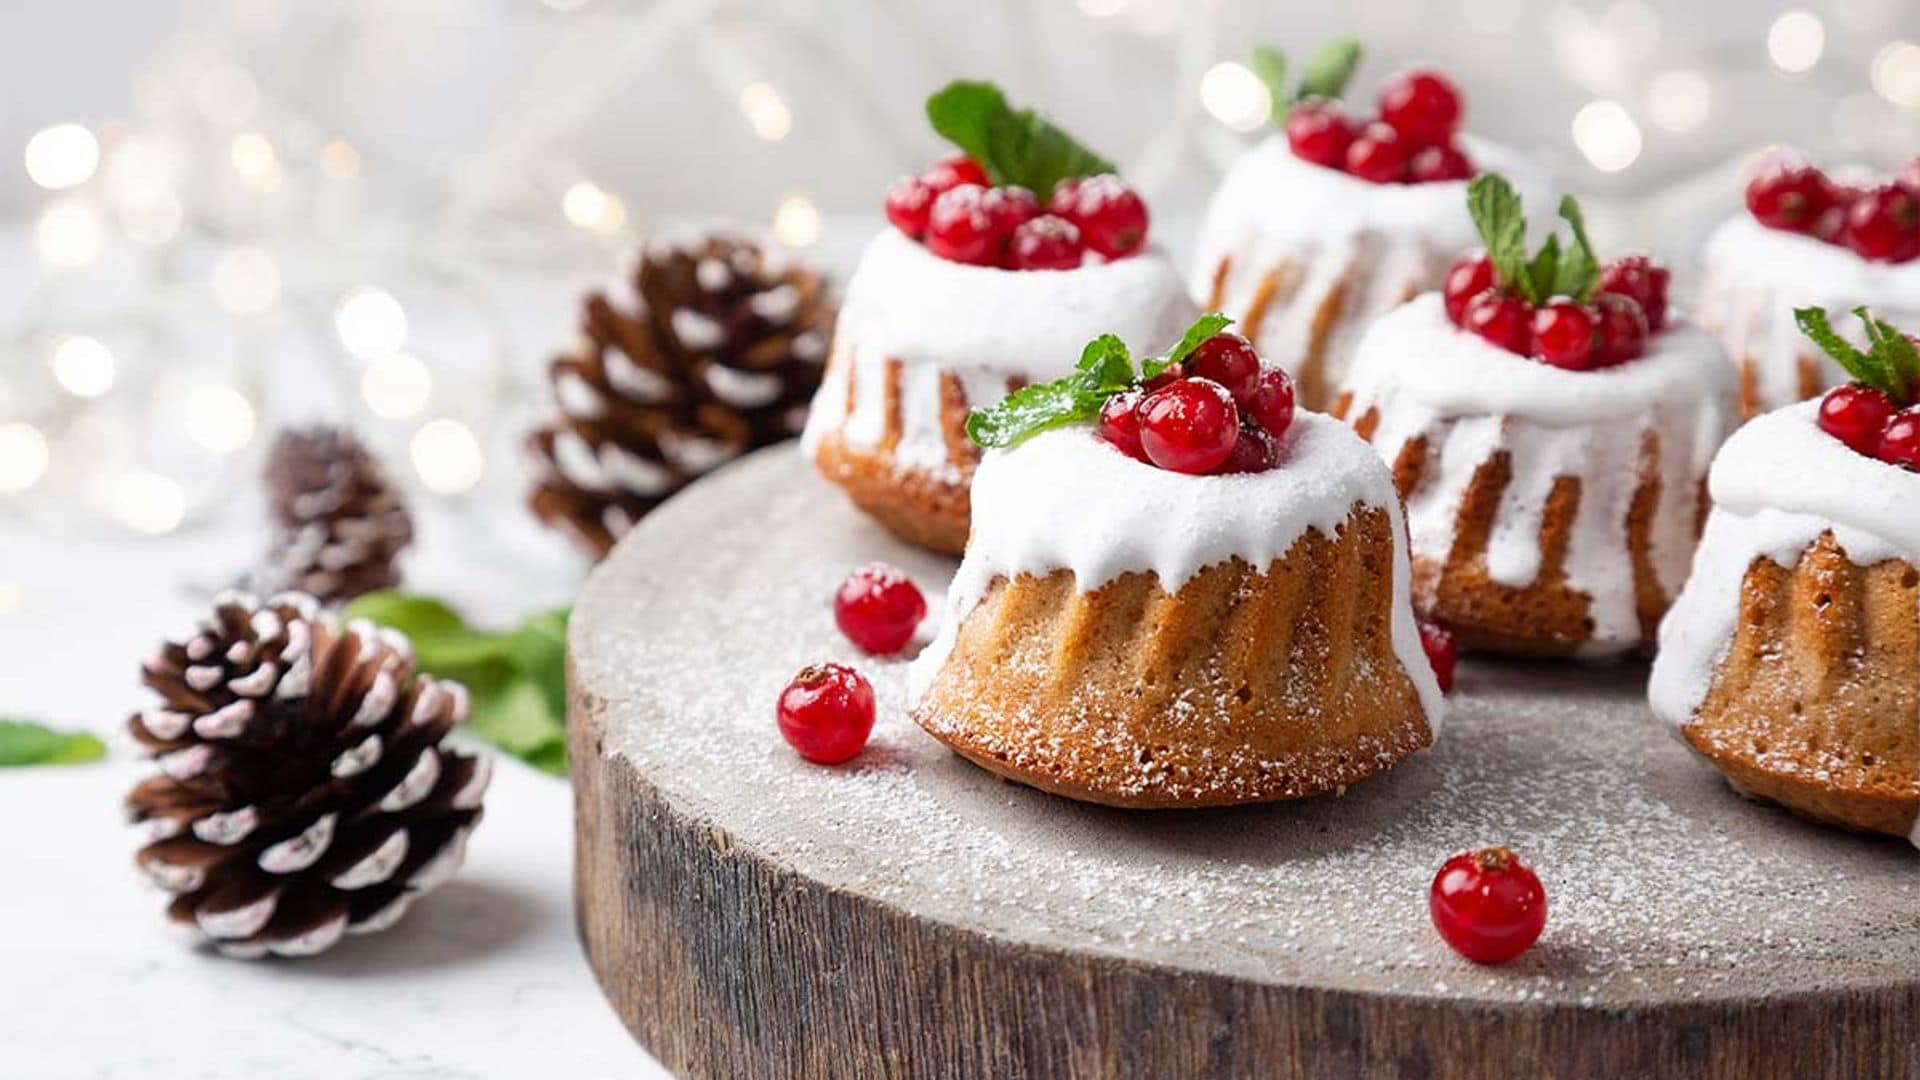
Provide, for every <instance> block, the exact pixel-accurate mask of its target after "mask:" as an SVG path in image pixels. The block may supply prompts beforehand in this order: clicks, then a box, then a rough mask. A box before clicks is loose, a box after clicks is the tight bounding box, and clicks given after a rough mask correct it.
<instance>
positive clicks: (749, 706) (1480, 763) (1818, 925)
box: [570, 450, 1920, 1080]
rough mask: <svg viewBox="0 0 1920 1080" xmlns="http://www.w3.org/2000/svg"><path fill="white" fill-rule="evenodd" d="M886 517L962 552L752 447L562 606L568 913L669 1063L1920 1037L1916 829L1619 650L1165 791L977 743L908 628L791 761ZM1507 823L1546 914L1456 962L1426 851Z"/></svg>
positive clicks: (1808, 1053)
mask: <svg viewBox="0 0 1920 1080" xmlns="http://www.w3.org/2000/svg"><path fill="white" fill-rule="evenodd" d="M749 511H750V512H749ZM769 521H774V522H780V523H781V524H782V527H781V528H780V529H778V530H775V531H772V532H771V533H770V532H769V531H768V529H767V527H766V523H767V522H769ZM875 557H887V558H891V559H893V560H894V561H896V562H899V563H900V564H902V565H903V566H906V567H907V568H908V569H909V570H910V571H912V572H913V573H914V574H915V575H916V576H917V577H918V578H919V579H920V580H922V581H923V582H932V581H934V580H937V577H938V574H939V573H940V572H941V570H942V568H943V567H950V565H951V564H950V563H944V562H941V561H940V560H937V559H934V558H932V557H929V556H924V555H920V554H917V553H912V552H908V551H907V550H906V549H904V548H902V547H900V546H899V545H898V544H897V542H895V541H892V540H891V539H890V538H887V537H885V536H884V535H883V534H882V533H881V532H880V531H879V530H878V529H877V528H875V527H873V526H871V525H870V524H869V523H866V522H864V521H863V520H861V519H859V518H858V517H857V515H855V514H854V513H853V512H852V511H851V510H846V509H843V508H842V504H841V503H840V502H839V501H838V500H837V499H836V498H833V497H831V493H830V492H829V491H827V489H825V488H824V487H823V486H822V485H820V484H818V483H815V482H813V481H811V480H810V479H807V478H806V477H805V473H804V468H803V466H802V464H801V462H800V461H799V459H798V456H797V455H796V454H794V453H793V452H792V451H790V450H781V451H773V452H769V453H765V454H761V455H757V456H756V457H755V458H753V459H750V460H748V461H747V462H745V463H743V464H741V465H738V466H734V467H732V468H730V469H728V470H726V471H725V472H724V473H722V474H721V475H719V476H717V477H715V478H713V479H711V480H709V481H707V482H705V483H704V484H703V485H701V486H700V487H699V488H696V489H695V490H694V491H693V492H692V493H691V494H690V495H689V496H688V497H684V498H682V499H679V500H676V501H675V502H674V503H672V504H669V506H667V507H666V508H665V509H663V510H662V511H660V512H659V513H657V514H655V515H654V516H653V517H651V518H649V519H648V520H647V522H645V523H643V525H642V526H641V527H640V528H639V529H638V530H636V532H635V533H634V534H633V536H632V537H630V538H629V539H628V540H627V541H626V542H625V543H623V545H622V546H621V548H620V549H619V550H617V551H616V552H615V553H614V555H613V556H612V557H611V558H610V559H609V560H607V562H606V563H604V564H603V566H602V568H601V569H600V570H598V571H596V574H595V577H594V579H593V581H592V582H591V583H590V585H589V587H588V590H587V592H586V594H585V595H584V596H583V597H582V600H581V604H580V606H579V607H578V608H577V609H576V615H575V621H574V625H573V642H572V645H573V648H572V655H573V668H572V671H571V673H570V682H571V685H572V708H571V717H570V738H571V749H572V752H573V761H574V780H575V791H576V800H577V806H578V817H577V843H578V863H577V876H578V908H579V910H578V914H579V921H580V931H581V935H582V938H583V940H584V942H585V945H586V949H587V952H588V955H589V957H590V959H591V962H592V964H593V967H594V970H595V972H596V974H597V976H598V978H599V979H600V982H601V984H602V985H603V987H604V988H605V989H606V992H607V994H608V997H609V999H610V1000H611V1001H612V1003H613V1005H614V1007H615V1008H616V1009H617V1011H618V1012H619V1013H620V1015H621V1016H622V1017H623V1019H624V1020H625V1021H626V1023H627V1024H628V1026H629V1027H630V1028H631V1029H632V1030H633V1032H634V1034H635V1035H636V1037H637V1038H639V1039H640V1041H641V1042H643V1043H644V1044H645V1045H646V1046H647V1048H648V1049H649V1050H650V1051H651V1052H652V1053H654V1054H655V1055H656V1056H657V1057H658V1058H659V1059H660V1060H661V1061H662V1062H664V1063H665V1064H666V1065H667V1066H668V1067H669V1068H671V1069H673V1070H674V1071H675V1072H676V1073H678V1074H682V1075H686V1076H692V1077H729V1078H731V1077H806V1078H810V1080H818V1078H829V1077H1023V1078H1047V1077H1083V1076H1120V1077H1134V1076H1138V1077H1207V1076H1277V1077H1291V1076H1311V1077H1326V1076H1349V1075H1364V1076H1389V1077H1435V1078H1452V1077H1461V1078H1478V1077H1505V1076H1515V1075H1530V1076H1531V1075H1551V1076H1556V1077H1588V1076H1592V1077H1638V1076H1704V1077H1738V1078H1742V1080H1748V1078H1754V1077H1768V1076H1795V1077H1801V1078H1810V1077H1824V1076H1911V1075H1916V1074H1917V1073H1916V1070H1920V1051H1916V1040H1917V1039H1920V985H1916V974H1917V973H1920V959H1917V958H1920V893H1917V892H1916V887H1917V886H1920V880H1916V879H1920V870H1916V867H1915V865H1914V860H1913V854H1912V852H1911V850H1910V849H1906V848H1905V847H1904V846H1902V845H1898V844H1894V843H1882V842H1878V841H1873V840H1867V839H1863V838H1859V837H1854V836H1850V835H1846V834H1841V833H1835V832H1830V831H1826V830H1821V829H1819V828H1817V827H1815V826H1812V825H1809V824H1806V823H1804V822H1800V821H1797V820H1795V819H1792V818H1789V817H1787V816H1786V815H1784V814H1782V813H1780V812H1778V811H1775V810H1772V809H1770V808H1766V807H1762V806H1758V805H1756V804H1752V803H1749V802H1746V801H1744V800H1741V799H1738V798H1736V797H1734V796H1733V795H1731V794H1730V793H1729V792H1728V791H1727V790H1726V788H1725V785H1724V784H1722V783H1720V782H1719V781H1718V779H1717V777H1715V776H1713V775H1712V773H1711V770H1710V769H1708V768H1707V767H1706V766H1704V765H1703V764H1701V763H1699V762H1697V761H1694V760H1692V759H1691V757H1690V756H1689V755H1688V753H1687V751H1686V750H1685V749H1684V748H1683V747H1682V745H1681V744H1680V743H1679V742H1678V741H1677V740H1674V739H1672V738H1671V737H1670V736H1668V735H1667V734H1666V733H1665V732H1664V731H1662V730H1659V729H1658V728H1657V726H1656V725H1655V723H1654V721H1653V720H1652V719H1651V717H1650V716H1645V715H1643V713H1644V710H1643V708H1642V707H1641V706H1640V705H1639V703H1638V695H1639V684H1640V681H1641V678H1642V674H1643V673H1642V672H1641V671H1640V670H1637V669H1631V668H1629V669H1623V670H1620V671H1614V672H1591V671H1576V672H1568V671H1565V670H1560V669H1550V668H1538V667H1535V668H1528V667H1518V666H1515V667H1489V666H1472V665H1469V666H1467V667H1465V668H1463V671H1462V678H1461V684H1460V691H1459V692H1458V694H1457V696H1456V699H1455V705H1456V708H1455V710H1454V712H1455V716H1454V717H1453V719H1452V728H1451V729H1450V730H1448V731H1445V732H1443V733H1442V736H1441V740H1440V743H1439V745H1438V746H1437V747H1436V749H1435V750H1433V751H1431V752H1429V753H1426V754H1422V755H1417V756H1416V757H1415V758H1413V759H1411V760H1410V761H1408V762H1407V763H1405V764H1403V765H1402V766H1401V767H1399V768H1397V769H1395V770H1394V771H1393V772H1392V773H1390V774H1388V775H1387V776H1386V777H1383V778H1380V779H1377V780H1372V781H1368V782H1367V783H1365V784H1362V785H1359V786H1358V787H1356V788H1354V789H1353V790H1351V791H1350V792H1349V793H1348V794H1347V795H1346V796H1344V797H1343V798H1339V799H1331V798H1323V799H1314V800H1306V801H1303V802H1300V803H1295V804H1287V805H1283V806H1278V807H1268V808H1257V809H1238V810H1225V811H1207V812H1188V813H1178V814H1169V813H1160V814H1152V813H1142V812H1126V811H1116V810H1110V809H1104V808H1096V807H1081V806H1077V805H1074V804H1069V803H1065V802H1062V801H1060V800H1057V799H1053V798H1050V797H1048V796H1044V795H1041V794H1038V793H1035V792H1031V791H1028V790H1026V789H1021V788H1016V787H1013V786H1011V785H1008V784H1005V783H1003V782H1001V781H999V780H995V779H992V778H989V777H987V776H986V775H985V774H984V773H982V772H981V771H980V770H978V769H975V768H973V767H972V766H970V765H967V764H966V763H965V762H963V761H960V760H958V759H957V758H955V757H953V756H952V755H950V754H948V753H946V752H945V751H944V749H942V748H940V747H938V745H937V744H934V743H933V742H932V740H931V739H928V738H926V737H925V736H924V735H922V734H921V733H919V732H918V731H917V729H912V728H911V727H910V726H909V725H907V724H906V723H905V721H904V720H903V719H901V718H900V717H899V716H898V715H897V712H898V710H899V707H900V702H899V700H898V694H899V673H898V671H897V667H898V665H885V664H881V663H878V662H865V664H864V666H865V667H866V668H867V670H868V671H869V674H871V675H872V676H873V677H874V681H875V683H876V687H877V689H878V690H879V693H880V697H881V701H882V709H883V716H882V720H881V724H880V726H879V728H878V729H877V730H876V736H875V742H874V745H873V746H872V747H870V748H869V750H868V753H867V755H866V756H865V757H864V758H863V759H862V761H861V762H859V763H856V767H852V768H848V769H820V768H817V767H812V766H807V765H805V764H804V763H801V762H799V761H798V760H797V759H795V758H794V757H793V756H792V755H791V754H789V753H787V752H786V751H785V749H784V747H781V746H780V745H779V744H778V742H777V738H776V736H774V734H773V728H772V722H771V716H770V714H771V701H772V694H773V693H775V692H777V689H778V686H779V684H780V683H781V682H783V681H784V680H785V678H786V677H787V675H788V674H790V673H791V671H792V670H793V669H794V668H795V667H796V666H797V663H798V662H799V661H801V660H802V658H805V657H809V656H816V655H833V656H839V657H844V656H845V655H846V654H845V653H844V652H841V651H840V650H839V646H838V643H837V642H836V641H834V640H833V639H832V638H831V636H830V635H831V630H830V627H831V621H830V614H829V613H828V611H827V603H826V597H827V596H828V595H830V593H831V585H832V582H833V581H835V580H837V579H838V577H839V576H840V575H841V574H843V573H844V572H845V570H846V569H847V568H849V567H851V566H853V565H856V564H857V563H859V562H861V561H865V560H866V559H869V558H875ZM822 590H824V591H822ZM702 657H704V658H705V662H704V663H701V662H700V658H702ZM1496 827H1497V828H1499V829H1501V830H1503V831H1504V832H1505V835H1504V836H1501V837H1500V838H1502V839H1511V840H1513V841H1514V842H1515V843H1517V844H1518V845H1519V846H1520V848H1521V850H1522V851H1523V852H1529V853H1532V854H1533V855H1534V856H1535V863H1536V865H1537V866H1539V867H1540V869H1541V872H1542V875H1543V877H1544V878H1545V879H1546V880H1547V884H1548V889H1549V894H1550V897H1551V899H1550V917H1549V925H1548V932H1547V936H1546V937H1545V938H1543V940H1542V942H1541V945H1540V946H1539V947H1537V948H1536V949H1535V950H1534V951H1533V952H1532V953H1530V954H1528V956H1527V957H1525V958H1523V959H1522V960H1521V961H1520V962H1518V963H1517V964H1516V965H1514V966H1512V967H1510V968H1507V969H1478V968H1472V967H1470V966H1468V965H1465V964H1464V963H1462V962H1460V961H1458V960H1457V958H1454V957H1452V956H1451V955H1450V954H1448V953H1447V952H1446V950H1445V949H1444V947H1442V946H1440V945H1439V943H1438V941H1437V939H1435V938H1434V937H1433V935H1432V933H1431V931H1430V929H1427V928H1426V927H1425V925H1424V922H1425V913H1424V910H1423V907H1424V905H1423V903H1422V897H1421V895H1420V889H1421V886H1422V885H1423V884H1424V881H1425V879H1426V877H1427V876H1428V875H1430V874H1431V873H1432V870H1433V868H1434V867H1435V866H1437V865H1438V863H1439V862H1440V860H1441V859H1442V858H1444V856H1445V854H1446V853H1447V851H1448V850H1449V849H1450V848H1451V847H1458V846H1463V844H1462V837H1463V836H1466V835H1471V834H1473V833H1484V832H1486V831H1488V830H1490V829H1493V828H1496ZM1685 866H1693V867H1696V868H1698V869H1699V871H1700V872H1701V875H1702V876H1701V879H1700V880H1697V881H1692V880H1685V879H1679V878H1676V877H1675V871H1676V868H1677V867H1685ZM1748 868H1750V869H1751V873H1748ZM1076 883H1079V887H1076ZM1662 890H1664V891H1662ZM1395 898H1398V899H1395ZM1236 912H1237V913H1239V915H1238V917H1236V916H1235V915H1234V913H1236Z"/></svg>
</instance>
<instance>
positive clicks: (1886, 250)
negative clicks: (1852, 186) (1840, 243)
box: [1841, 184, 1920, 262]
mask: <svg viewBox="0 0 1920 1080" xmlns="http://www.w3.org/2000/svg"><path fill="white" fill-rule="evenodd" d="M1841 233H1842V236H1843V237H1844V238H1845V240H1846V243H1847V246H1848V247H1850V248H1852V249H1853V252H1854V254H1856V255H1858V256H1860V257H1861V258H1863V259H1866V260H1868V261H1870V262H1906V261H1907V260H1909V259H1912V258H1914V257H1915V256H1920V199H1916V198H1915V197H1914V194H1913V192H1911V191H1908V190H1907V189H1906V188H1904V187H1902V186H1900V185H1899V184H1887V185H1885V186H1882V187H1877V188H1874V189H1872V190H1870V191H1866V192H1863V193H1861V195H1860V196H1859V197H1858V198H1856V199H1854V200H1853V202H1852V203H1850V204H1848V206H1847V220H1846V224H1845V226H1843V228H1842V230H1841Z"/></svg>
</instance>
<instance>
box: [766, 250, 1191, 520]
mask: <svg viewBox="0 0 1920 1080" xmlns="http://www.w3.org/2000/svg"><path fill="white" fill-rule="evenodd" d="M1194 315H1195V311H1194V308H1193V305H1192V303H1191V302H1190V301H1188V299H1187V296H1186V292H1185V289H1184V287H1183V285H1182V284H1181V282H1180V279H1179V275H1177V274H1176V273H1175V272H1174V270H1173V267H1172V264H1170V263H1169V262H1168V261H1167V258H1166V256H1165V255H1164V254H1162V253H1161V252H1159V251H1158V250H1150V251H1147V252H1145V253H1143V254H1140V255H1136V256H1134V257H1133V258H1130V259H1122V260H1120V261H1118V262H1111V263H1102V264H1096V265H1090V266H1084V267H1081V268H1079V269H1076V270H1058V271H1052V270H1028V271H1010V270H996V269H992V268H988V267H978V266H966V265H963V264H960V263H955V262H949V261H947V260H945V259H941V258H939V257H937V256H935V255H933V254H931V253H930V252H928V251H927V250H926V249H925V248H923V247H921V246H920V245H919V244H917V243H914V242H913V241H912V240H910V239H908V238H907V237H906V236H905V235H903V234H902V233H900V232H898V231H897V230H894V229H887V230H886V231H885V232H882V233H881V234H880V235H879V236H877V237H875V238H874V239H873V241H872V242H871V243H869V244H868V245H867V248H866V251H865V252H864V253H863V254H862V255H861V257H860V265H859V268H858V269H857V270H855V272H854V275H853V278H852V280H851V281H849V282H848V284H847V292H846V300H845V302H844V303H843V304H842V305H841V308H840V317H839V322H838V324H837V326H836V331H835V335H834V341H833V344H832V346H831V348H830V351H829V355H828V359H827V371H826V376H825V379H824V380H823V381H822V383H821V386H820V390H819V392H818V393H817V394H816V395H815V397H814V399H813V409H812V412H811V413H810V414H809V416H808V419H807V425H806V429H805V431H804V433H803V434H802V436H801V439H802V445H803V446H804V447H805V448H806V451H807V453H809V454H812V453H813V452H814V450H815V449H816V448H817V447H818V446H819V443H820V440H821V439H823V438H825V437H826V435H827V433H828V432H831V431H835V430H838V431H839V432H840V433H841V435H842V437H843V438H845V439H847V440H848V441H849V442H852V443H854V444H856V445H860V446H866V447H873V446H878V445H880V444H881V443H882V442H883V441H884V440H885V439H886V438H887V436H888V433H889V432H888V429H889V425H890V422H891V421H893V420H894V419H895V418H894V417H892V416H890V415H889V414H890V413H891V412H893V411H894V408H893V407H890V405H889V401H888V395H887V393H886V385H887V365H888V362H889V361H898V362H899V363H900V365H901V373H900V392H899V400H898V403H897V412H898V416H897V421H898V424H899V431H898V435H899V441H898V442H897V444H896V445H895V446H894V448H893V453H894V457H895V461H896V464H897V465H898V466H899V467H901V468H903V469H910V470H918V471H924V472H930V473H934V474H936V475H939V476H943V477H945V478H947V479H949V480H952V481H955V482H957V481H958V479H959V476H958V473H957V471H955V470H954V468H953V466H952V464H951V462H950V454H949V453H948V449H947V444H946V438H945V432H944V430H943V427H942V424H941V377H942V375H943V374H950V375H952V376H954V377H955V378H957V379H958V380H959V382H960V386H961V389H962V390H963V392H964V393H965V394H966V398H967V401H968V402H969V403H970V404H971V405H973V406H976V407H977V406H983V405H991V404H993V403H994V402H997V401H999V400H1000V398H1001V397H1002V396H1004V395H1005V394H1006V392H1007V389H1008V385H1009V382H1010V381H1012V380H1020V381H1024V382H1048V381H1051V380H1053V379H1057V378H1060V377H1061V376H1063V375H1065V374H1067V373H1068V372H1069V371H1071V370H1073V365H1074V363H1075V362H1076V361H1078V360H1079V359H1080V351H1081V349H1082V348H1084V347H1085V346H1086V343H1087V342H1089V341H1091V340H1093V339H1094V338H1096V337H1098V336H1099V335H1101V334H1106V333H1111V334H1117V335H1119V337H1120V339H1121V340H1123V341H1125V342H1126V343H1127V344H1128V345H1130V346H1132V347H1133V348H1134V349H1136V350H1153V349H1160V348H1164V347H1166V346H1169V345H1172V344H1173V343H1174V341H1176V340H1177V339H1178V338H1179V336H1180V334H1181V332H1182V331H1184V330H1185V329H1186V328H1187V325H1188V324H1189V323H1191V322H1192V321H1193V317H1194ZM849 384H851V389H852V391H853V399H854V400H853V402H852V406H851V408H849V404H848V396H849V395H848V391H849Z"/></svg>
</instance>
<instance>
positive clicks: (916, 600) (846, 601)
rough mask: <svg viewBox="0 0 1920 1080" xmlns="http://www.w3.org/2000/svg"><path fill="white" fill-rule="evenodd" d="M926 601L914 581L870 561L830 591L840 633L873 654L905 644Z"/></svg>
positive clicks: (924, 611) (894, 650)
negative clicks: (834, 589)
mask: <svg viewBox="0 0 1920 1080" xmlns="http://www.w3.org/2000/svg"><path fill="white" fill-rule="evenodd" d="M926 617H927V600H926V597H924V596H922V595H920V589H919V587H918V586H916V585H915V584H914V583H913V580H912V579H911V578H909V577H907V575H906V574H905V573H903V572H902V571H900V570H899V569H898V568H896V567H892V566H888V565H887V564H885V563H870V564H868V565H866V566H863V567H861V568H860V569H858V570H855V571H854V572H853V573H851V574H848V575H847V578H846V580H845V581H842V582H841V583H840V588H839V589H838V590H836V591H835V592H834V594H833V621H834V623H835V624H836V625H837V626H839V627H840V632H841V633H842V634H845V635H846V636H847V640H848V641H851V642H853V643H854V645H856V646H857V647H859V649H860V651H861V652H864V653H867V654H869V655H872V656H891V655H893V654H894V653H897V652H899V651H900V650H901V649H904V648H906V647H907V643H908V642H910V641H912V640H913V632H914V631H915V630H916V629H918V628H919V626H920V621H921V620H922V619H925V618H926Z"/></svg>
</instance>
